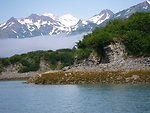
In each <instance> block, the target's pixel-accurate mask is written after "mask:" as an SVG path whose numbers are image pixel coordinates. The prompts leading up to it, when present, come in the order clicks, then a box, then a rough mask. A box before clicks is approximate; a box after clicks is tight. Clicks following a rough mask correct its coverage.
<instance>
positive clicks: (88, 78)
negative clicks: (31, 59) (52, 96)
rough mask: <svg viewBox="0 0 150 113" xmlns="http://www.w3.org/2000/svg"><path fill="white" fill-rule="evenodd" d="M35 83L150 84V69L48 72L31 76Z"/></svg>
mask: <svg viewBox="0 0 150 113" xmlns="http://www.w3.org/2000/svg"><path fill="white" fill-rule="evenodd" d="M27 83H34V84H43V85H44V84H52V85H58V84H59V85H60V84H150V71H145V70H144V71H129V72H125V71H103V72H96V71H93V72H81V71H80V72H79V71H78V72H75V71H74V72H63V71H58V72H48V73H43V74H38V75H37V76H35V77H32V78H30V79H29V80H28V81H27Z"/></svg>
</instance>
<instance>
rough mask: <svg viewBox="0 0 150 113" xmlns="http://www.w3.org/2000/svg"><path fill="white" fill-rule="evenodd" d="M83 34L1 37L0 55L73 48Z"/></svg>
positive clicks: (7, 55)
mask: <svg viewBox="0 0 150 113" xmlns="http://www.w3.org/2000/svg"><path fill="white" fill-rule="evenodd" d="M82 37H83V34H81V35H74V36H67V35H65V34H61V35H54V36H39V37H34V38H24V39H1V40H0V57H9V56H12V55H15V54H22V53H27V52H31V51H36V50H57V49H63V48H73V47H74V46H75V45H76V42H78V41H79V40H81V39H82Z"/></svg>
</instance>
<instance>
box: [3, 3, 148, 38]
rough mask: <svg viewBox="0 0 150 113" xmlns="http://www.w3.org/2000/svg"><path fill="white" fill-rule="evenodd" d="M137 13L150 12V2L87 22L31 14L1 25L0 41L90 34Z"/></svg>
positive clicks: (11, 19)
mask: <svg viewBox="0 0 150 113" xmlns="http://www.w3.org/2000/svg"><path fill="white" fill-rule="evenodd" d="M136 12H150V0H147V1H144V2H142V3H139V4H137V5H134V6H131V7H130V8H127V9H124V10H122V11H119V12H118V13H115V14H114V13H113V12H112V11H111V10H109V9H104V10H102V11H101V12H100V13H99V14H96V15H94V16H92V17H91V18H89V19H87V20H82V19H78V18H76V17H74V16H72V15H71V14H65V15H63V16H60V17H59V16H56V15H55V14H52V13H44V14H42V15H37V14H31V15H29V16H28V17H26V18H21V19H16V18H14V17H11V18H10V19H9V20H8V21H7V22H6V23H2V24H0V39H1V38H27V37H36V36H43V35H57V34H61V33H66V34H69V35H74V34H80V33H88V32H91V31H92V30H93V29H95V28H96V27H103V26H105V25H106V23H107V22H109V21H111V20H114V19H126V18H128V17H130V16H131V15H132V14H134V13H136Z"/></svg>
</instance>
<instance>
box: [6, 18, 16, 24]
mask: <svg viewBox="0 0 150 113" xmlns="http://www.w3.org/2000/svg"><path fill="white" fill-rule="evenodd" d="M9 22H18V21H17V19H16V18H14V17H11V18H10V19H9V20H8V21H7V23H9Z"/></svg>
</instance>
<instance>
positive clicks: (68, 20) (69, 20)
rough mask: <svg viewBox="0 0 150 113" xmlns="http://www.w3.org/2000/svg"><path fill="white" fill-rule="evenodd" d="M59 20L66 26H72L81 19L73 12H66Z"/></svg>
mask: <svg viewBox="0 0 150 113" xmlns="http://www.w3.org/2000/svg"><path fill="white" fill-rule="evenodd" d="M59 21H60V22H61V23H62V24H63V25H65V26H66V27H71V26H74V25H76V24H77V23H78V21H79V19H77V18H75V17H74V16H72V15H71V14H65V15H63V16H61V17H60V18H59Z"/></svg>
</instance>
